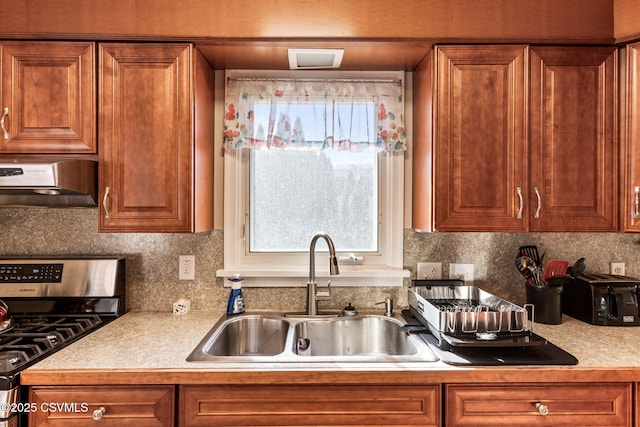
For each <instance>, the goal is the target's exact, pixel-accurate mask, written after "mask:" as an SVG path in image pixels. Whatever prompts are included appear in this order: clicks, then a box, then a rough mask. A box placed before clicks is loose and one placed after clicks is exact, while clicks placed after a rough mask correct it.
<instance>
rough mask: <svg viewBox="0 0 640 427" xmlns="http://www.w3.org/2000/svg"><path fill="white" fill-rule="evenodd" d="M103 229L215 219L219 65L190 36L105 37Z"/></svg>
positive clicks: (155, 228) (194, 227)
mask: <svg viewBox="0 0 640 427" xmlns="http://www.w3.org/2000/svg"><path fill="white" fill-rule="evenodd" d="M98 52H99V55H98V60H99V89H98V93H99V104H98V111H99V121H98V122H99V129H98V134H99V150H98V155H99V163H100V166H99V182H100V188H99V192H100V200H101V203H102V205H101V207H100V215H99V230H100V231H110V232H173V233H180V232H197V231H202V230H208V229H211V228H212V227H213V219H212V217H213V214H212V211H213V89H214V88H213V72H212V70H211V68H210V67H209V64H208V63H207V62H206V60H205V59H204V58H203V57H202V56H201V55H200V53H199V52H198V51H197V50H196V49H195V48H194V47H193V46H192V45H191V44H169V43H166V44H164V43H163V44H160V43H156V44H135V43H104V44H100V45H99V47H98Z"/></svg>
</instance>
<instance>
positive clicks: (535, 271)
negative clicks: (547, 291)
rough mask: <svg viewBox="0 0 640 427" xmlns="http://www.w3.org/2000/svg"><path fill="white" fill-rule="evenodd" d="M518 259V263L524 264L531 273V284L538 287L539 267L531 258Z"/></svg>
mask: <svg viewBox="0 0 640 427" xmlns="http://www.w3.org/2000/svg"><path fill="white" fill-rule="evenodd" d="M520 258H521V260H520V262H521V263H524V265H525V266H526V267H527V269H529V271H530V272H531V279H532V283H531V284H533V285H536V286H540V267H538V265H536V262H535V261H534V260H533V258H531V257H528V256H522V257H520Z"/></svg>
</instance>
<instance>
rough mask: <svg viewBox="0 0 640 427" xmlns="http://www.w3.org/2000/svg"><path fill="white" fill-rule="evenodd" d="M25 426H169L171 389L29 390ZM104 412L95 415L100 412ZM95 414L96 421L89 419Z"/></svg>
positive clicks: (171, 403)
mask: <svg viewBox="0 0 640 427" xmlns="http://www.w3.org/2000/svg"><path fill="white" fill-rule="evenodd" d="M29 402H30V403H32V405H33V407H34V408H36V410H35V412H33V413H30V414H29V426H31V427H36V426H43V425H46V426H54V427H55V426H60V427H74V426H88V425H91V426H93V425H96V426H98V425H100V426H124V425H131V426H136V427H157V426H167V427H169V426H173V424H174V423H173V421H174V405H175V400H174V387H173V386H148V387H147V386H133V387H127V386H122V387H106V386H104V387H103V386H101V387H73V386H71V387H32V388H31V389H30V392H29ZM101 408H104V411H102V414H101V415H99V412H100V409H101ZM96 410H97V411H99V412H98V414H96V416H100V418H99V419H98V420H97V421H94V419H93V418H92V417H93V415H94V411H96Z"/></svg>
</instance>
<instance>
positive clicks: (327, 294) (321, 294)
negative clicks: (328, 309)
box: [316, 280, 331, 299]
mask: <svg viewBox="0 0 640 427" xmlns="http://www.w3.org/2000/svg"><path fill="white" fill-rule="evenodd" d="M329 298H331V280H329V281H327V288H326V290H324V291H320V290H317V291H316V299H329Z"/></svg>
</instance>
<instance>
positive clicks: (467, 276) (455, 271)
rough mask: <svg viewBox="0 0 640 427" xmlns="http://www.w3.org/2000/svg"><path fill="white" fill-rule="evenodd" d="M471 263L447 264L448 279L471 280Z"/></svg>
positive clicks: (472, 268)
mask: <svg viewBox="0 0 640 427" xmlns="http://www.w3.org/2000/svg"><path fill="white" fill-rule="evenodd" d="M473 272H474V265H473V264H449V279H461V280H464V281H465V282H473Z"/></svg>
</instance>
